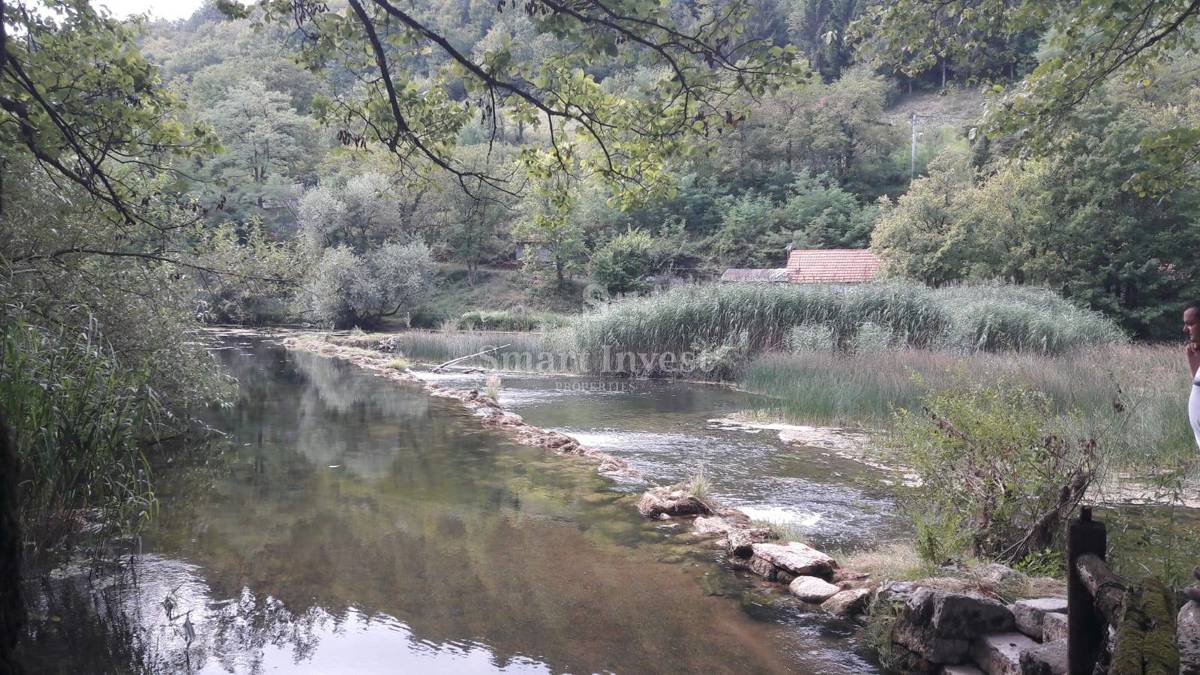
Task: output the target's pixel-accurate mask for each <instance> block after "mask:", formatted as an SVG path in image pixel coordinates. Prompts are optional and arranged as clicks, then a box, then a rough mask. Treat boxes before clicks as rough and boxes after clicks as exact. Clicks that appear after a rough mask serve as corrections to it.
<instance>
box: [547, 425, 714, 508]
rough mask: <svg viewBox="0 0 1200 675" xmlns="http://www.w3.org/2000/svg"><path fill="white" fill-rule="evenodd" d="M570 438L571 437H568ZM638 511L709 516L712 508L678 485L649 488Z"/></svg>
mask: <svg viewBox="0 0 1200 675" xmlns="http://www.w3.org/2000/svg"><path fill="white" fill-rule="evenodd" d="M567 438H570V437H567ZM638 513H640V514H642V517H643V518H658V517H659V516H662V515H667V516H709V515H712V508H711V507H709V505H708V504H707V503H705V501H704V500H703V499H700V498H699V497H696V496H695V495H691V494H688V493H687V492H685V491H683V490H681V489H679V488H678V487H666V488H654V489H651V490H647V491H646V493H645V494H643V495H642V498H641V499H640V500H639V501H638Z"/></svg>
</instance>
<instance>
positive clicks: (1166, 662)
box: [1109, 577, 1179, 675]
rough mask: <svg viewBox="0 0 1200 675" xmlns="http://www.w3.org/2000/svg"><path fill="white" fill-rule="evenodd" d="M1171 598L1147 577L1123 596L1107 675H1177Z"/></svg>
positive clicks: (1171, 596) (1159, 583)
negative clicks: (1121, 614)
mask: <svg viewBox="0 0 1200 675" xmlns="http://www.w3.org/2000/svg"><path fill="white" fill-rule="evenodd" d="M1173 598H1174V595H1173V593H1171V590H1170V589H1169V588H1167V586H1166V585H1165V584H1164V583H1163V582H1162V581H1160V580H1159V579H1157V578H1155V577H1147V578H1146V579H1144V580H1143V581H1142V583H1140V584H1138V585H1136V586H1134V587H1133V588H1131V589H1130V590H1129V592H1128V593H1127V594H1126V596H1125V614H1124V616H1123V617H1122V619H1121V623H1120V625H1119V626H1118V627H1117V644H1116V649H1114V650H1113V661H1112V667H1111V668H1110V669H1109V673H1111V675H1174V673H1178V672H1179V648H1178V647H1177V646H1176V644H1175V603H1174V601H1173Z"/></svg>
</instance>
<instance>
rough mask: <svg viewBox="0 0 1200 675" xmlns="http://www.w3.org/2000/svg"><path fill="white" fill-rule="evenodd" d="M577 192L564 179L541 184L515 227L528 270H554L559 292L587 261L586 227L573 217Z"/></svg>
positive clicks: (527, 200) (528, 199) (528, 200)
mask: <svg viewBox="0 0 1200 675" xmlns="http://www.w3.org/2000/svg"><path fill="white" fill-rule="evenodd" d="M575 189H576V188H575V187H574V186H571V185H569V184H567V183H566V182H565V181H562V180H552V181H549V182H547V183H544V184H541V185H539V186H538V187H537V189H536V190H535V191H534V192H533V194H531V195H530V196H529V197H528V198H527V199H526V200H525V206H524V211H525V214H524V216H523V217H522V219H521V220H520V221H519V222H518V223H517V225H516V227H515V228H514V235H515V236H516V237H517V238H518V239H520V240H522V241H523V244H524V245H525V250H526V252H525V256H524V260H525V267H526V269H527V270H530V271H533V272H535V273H536V272H539V271H541V270H542V269H544V268H547V267H549V268H551V269H553V270H554V278H555V282H556V283H555V286H556V288H557V290H559V291H562V290H564V289H565V288H566V286H567V277H569V276H571V275H572V274H574V273H575V272H576V271H578V270H579V269H580V268H581V267H582V264H583V262H584V261H585V260H586V258H587V246H586V244H585V242H584V238H583V228H582V226H581V224H580V222H579V221H578V219H577V218H574V217H572V215H573V214H572V211H573V209H574V208H575V207H576V204H577V199H576V198H577V193H576V192H575Z"/></svg>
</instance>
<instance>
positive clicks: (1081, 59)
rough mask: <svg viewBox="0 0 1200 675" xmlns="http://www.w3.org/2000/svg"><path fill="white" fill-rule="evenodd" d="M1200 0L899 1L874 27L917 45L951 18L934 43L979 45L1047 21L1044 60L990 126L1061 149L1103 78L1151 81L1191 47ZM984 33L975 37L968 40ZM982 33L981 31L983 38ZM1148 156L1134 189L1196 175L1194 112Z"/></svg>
mask: <svg viewBox="0 0 1200 675" xmlns="http://www.w3.org/2000/svg"><path fill="white" fill-rule="evenodd" d="M1198 17H1200V3H1197V2H1160V1H1159V0H1132V1H1128V2H1127V1H1125V0H1119V1H1118V0H1095V1H1092V2H1079V3H1047V2H1039V1H1037V0H950V1H949V2H939V3H927V2H921V1H920V0H898V1H897V2H892V3H888V4H886V5H880V6H879V7H878V8H877V10H876V11H875V12H874V13H873V15H872V17H871V22H872V24H873V28H872V29H871V31H872V34H873V35H875V36H876V38H877V39H878V40H880V41H882V42H883V43H886V45H887V46H886V50H887V51H890V52H891V53H896V52H898V51H903V50H905V49H907V48H908V46H909V45H910V44H914V43H918V42H919V41H920V40H921V38H922V36H924V35H925V34H927V33H928V26H929V24H930V21H940V22H941V23H942V24H946V23H949V24H953V25H954V26H955V29H954V31H953V32H951V33H947V34H945V35H944V36H942V37H939V39H938V41H937V43H936V44H935V45H933V49H932V50H926V52H925V53H926V54H927V56H926V57H925V58H926V59H928V58H929V56H928V54H930V53H931V52H932V51H946V50H978V49H981V48H986V47H987V45H988V42H989V40H990V38H993V37H995V36H998V35H999V36H1004V35H1009V36H1012V35H1018V34H1021V33H1023V32H1027V31H1036V32H1040V31H1041V30H1043V29H1044V28H1048V29H1049V30H1048V39H1047V42H1046V45H1045V46H1044V48H1043V49H1042V51H1041V54H1040V59H1039V61H1040V62H1039V63H1038V65H1037V67H1036V68H1034V69H1033V71H1032V72H1031V73H1029V75H1028V76H1027V77H1025V78H1024V79H1023V80H1022V81H1021V82H1019V83H1018V84H1016V85H1015V86H1013V87H1010V88H1009V89H1007V90H1004V91H1003V92H1002V93H1003V96H1002V98H1001V99H1000V100H999V101H997V102H996V104H994V105H993V106H991V108H992V110H991V112H990V115H989V118H988V127H989V129H990V130H991V132H992V133H998V134H1006V133H1014V134H1015V133H1018V132H1019V139H1020V145H1021V146H1022V147H1024V148H1026V149H1029V150H1035V151H1039V152H1040V153H1042V154H1043V155H1048V156H1050V155H1057V154H1061V153H1062V152H1064V149H1063V147H1062V144H1061V141H1062V140H1063V139H1064V136H1065V133H1064V132H1066V131H1067V130H1069V129H1070V127H1071V125H1072V121H1071V119H1072V114H1073V111H1074V110H1076V109H1077V108H1078V106H1079V105H1080V104H1082V103H1084V102H1086V101H1088V100H1096V99H1097V98H1098V97H1102V96H1103V87H1102V86H1101V85H1103V84H1104V83H1106V82H1110V81H1111V82H1123V83H1124V84H1126V85H1136V86H1153V85H1154V80H1153V79H1152V78H1147V77H1146V74H1147V72H1149V71H1152V70H1153V69H1154V67H1155V66H1156V65H1157V64H1159V63H1162V62H1164V61H1168V60H1170V59H1171V58H1172V57H1173V56H1175V55H1178V54H1180V53H1185V52H1186V51H1187V50H1191V49H1194V48H1195V47H1196V44H1197V39H1198V38H1200V33H1198V32H1197V31H1196V30H1195V27H1196V26H1197V22H1198ZM964 36H977V39H966V40H964V39H961V38H962V37H964ZM979 36H982V38H980V37H979ZM1138 152H1139V153H1140V154H1141V156H1142V158H1143V160H1145V161H1144V162H1142V163H1141V164H1140V165H1139V166H1138V167H1137V168H1136V170H1135V171H1134V172H1133V173H1132V174H1131V175H1130V176H1127V179H1129V180H1130V181H1131V184H1132V185H1133V186H1134V188H1135V189H1137V190H1139V191H1141V192H1144V193H1158V194H1161V193H1163V192H1164V191H1166V190H1168V189H1169V188H1171V187H1175V186H1178V185H1180V184H1181V182H1187V181H1190V180H1192V179H1193V177H1192V175H1191V174H1190V169H1191V168H1192V167H1194V166H1195V164H1196V161H1197V158H1198V157H1200V122H1197V121H1196V120H1195V119H1194V118H1193V119H1191V120H1187V121H1181V123H1179V124H1174V125H1170V126H1167V127H1164V128H1161V129H1159V130H1157V132H1156V133H1155V135H1154V136H1152V137H1148V138H1146V139H1144V140H1143V143H1142V145H1141V146H1139V148H1138Z"/></svg>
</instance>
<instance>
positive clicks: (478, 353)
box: [433, 345, 511, 373]
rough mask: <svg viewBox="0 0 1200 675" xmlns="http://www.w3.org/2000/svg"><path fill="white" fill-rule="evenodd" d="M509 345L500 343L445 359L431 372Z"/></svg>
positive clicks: (439, 370)
mask: <svg viewBox="0 0 1200 675" xmlns="http://www.w3.org/2000/svg"><path fill="white" fill-rule="evenodd" d="M509 346H511V345H500V346H499V347H489V348H487V349H485V350H483V351H481V352H475V353H474V354H467V355H466V356H460V357H458V358H457V359H450V360H449V361H447V362H445V363H443V364H440V365H438V366H437V367H436V368H434V369H433V372H435V373H437V372H441V370H442V368H445V367H446V366H452V365H454V364H456V363H458V362H459V361H466V360H467V359H473V358H475V357H476V356H483V355H484V354H491V353H492V352H498V351H500V350H501V349H504V348H505V347H509Z"/></svg>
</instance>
